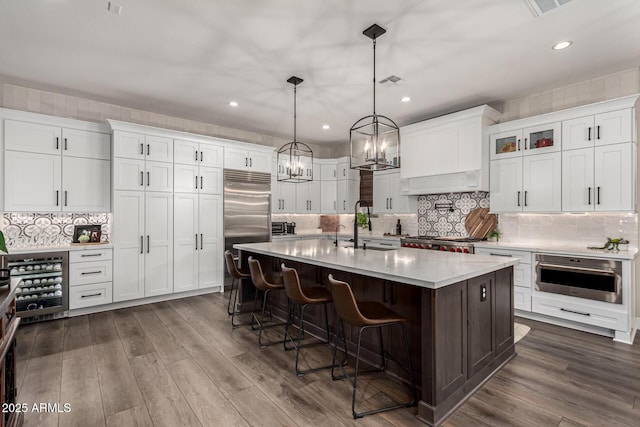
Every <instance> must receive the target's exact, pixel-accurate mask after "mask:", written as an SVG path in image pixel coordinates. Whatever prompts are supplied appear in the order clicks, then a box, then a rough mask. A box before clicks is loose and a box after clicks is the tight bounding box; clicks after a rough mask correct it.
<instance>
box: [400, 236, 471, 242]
mask: <svg viewBox="0 0 640 427" xmlns="http://www.w3.org/2000/svg"><path fill="white" fill-rule="evenodd" d="M414 239H415V240H420V241H428V240H432V241H438V242H480V241H482V240H483V239H478V238H475V237H462V236H409V237H405V238H404V239H402V240H414Z"/></svg>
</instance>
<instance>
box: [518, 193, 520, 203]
mask: <svg viewBox="0 0 640 427" xmlns="http://www.w3.org/2000/svg"><path fill="white" fill-rule="evenodd" d="M518 206H520V192H519V191H518Z"/></svg>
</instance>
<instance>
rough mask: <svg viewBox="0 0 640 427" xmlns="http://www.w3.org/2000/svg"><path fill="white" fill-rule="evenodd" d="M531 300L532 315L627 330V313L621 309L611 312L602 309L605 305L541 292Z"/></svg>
mask: <svg viewBox="0 0 640 427" xmlns="http://www.w3.org/2000/svg"><path fill="white" fill-rule="evenodd" d="M531 300H532V311H533V312H534V313H539V314H545V315H547V316H553V317H557V318H560V319H565V320H571V321H573V322H578V323H584V324H587V325H593V326H598V327H601V328H607V329H613V330H616V331H628V330H629V321H628V319H629V316H628V313H627V312H626V311H625V310H623V309H622V308H621V309H619V310H613V309H610V308H609V307H603V305H606V304H607V303H599V302H592V301H589V300H582V301H584V302H578V301H577V300H578V299H577V298H574V297H568V296H564V295H555V294H545V293H543V292H535V293H534V295H533V296H532V298H531ZM609 305H612V304H609Z"/></svg>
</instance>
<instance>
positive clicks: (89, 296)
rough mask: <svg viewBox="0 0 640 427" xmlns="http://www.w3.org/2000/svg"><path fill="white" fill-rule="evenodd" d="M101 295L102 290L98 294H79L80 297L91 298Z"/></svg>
mask: <svg viewBox="0 0 640 427" xmlns="http://www.w3.org/2000/svg"><path fill="white" fill-rule="evenodd" d="M101 296H102V292H100V293H98V294H89V295H80V298H91V297H101Z"/></svg>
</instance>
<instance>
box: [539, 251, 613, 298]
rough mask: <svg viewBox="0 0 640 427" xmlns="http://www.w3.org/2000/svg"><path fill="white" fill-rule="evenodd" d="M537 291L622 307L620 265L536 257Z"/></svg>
mask: <svg viewBox="0 0 640 427" xmlns="http://www.w3.org/2000/svg"><path fill="white" fill-rule="evenodd" d="M536 289H537V290H538V291H541V292H550V293H555V294H562V295H570V296H574V297H579V298H587V299H592V300H597V301H605V302H609V303H613V304H621V303H622V262H621V261H617V260H608V259H591V258H579V257H570V256H559V255H545V254H537V255H536Z"/></svg>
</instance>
